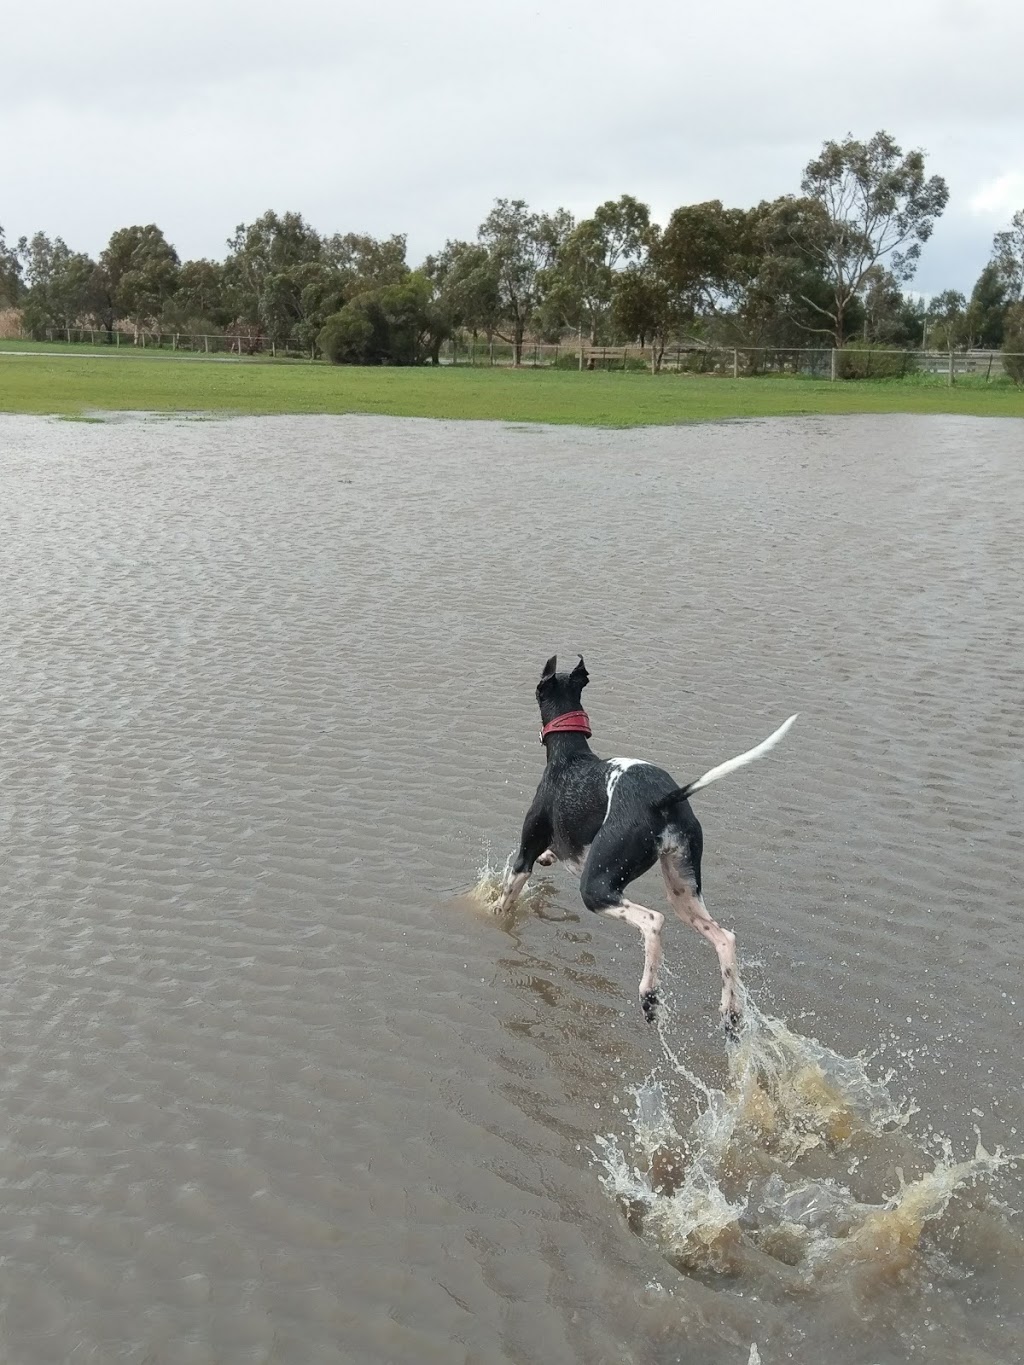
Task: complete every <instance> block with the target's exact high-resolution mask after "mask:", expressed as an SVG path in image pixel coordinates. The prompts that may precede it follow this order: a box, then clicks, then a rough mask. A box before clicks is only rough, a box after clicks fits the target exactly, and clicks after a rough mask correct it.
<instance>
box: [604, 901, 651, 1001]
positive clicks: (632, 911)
mask: <svg viewBox="0 0 1024 1365" xmlns="http://www.w3.org/2000/svg"><path fill="white" fill-rule="evenodd" d="M599 913H600V914H602V915H609V916H610V917H611V918H612V919H624V920H625V921H626V923H627V924H632V925H635V926H636V928H637V929H639V930H640V932H641V934H642V935H643V939H644V972H643V976H641V978H640V1008H641V1009H642V1010H643V1012H644V1018H645V1019H646V1020H647V1022H648V1023H649V1024H650V1023H653V1022H654V1020H655V1018H656V1017H657V1010H658V977H659V974H660V972H661V928H662V925H663V924H664V923H665V916H664V915H662V914H660V913H659V912H658V911H657V910H648V909H647V907H646V905H637V904H636V902H635V901H623V902H622V904H621V905H606V906H605V907H604V909H603V910H601V911H600V912H599Z"/></svg>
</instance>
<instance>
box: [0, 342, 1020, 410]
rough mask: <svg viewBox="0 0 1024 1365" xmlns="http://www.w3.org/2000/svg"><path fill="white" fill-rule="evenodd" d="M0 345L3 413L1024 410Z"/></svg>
mask: <svg viewBox="0 0 1024 1365" xmlns="http://www.w3.org/2000/svg"><path fill="white" fill-rule="evenodd" d="M21 346H23V343H5V344H4V345H2V346H0V412H9V413H48V414H59V415H63V416H69V417H81V416H86V415H89V414H102V413H103V412H106V411H117V412H128V411H142V412H166V413H170V412H190V413H211V414H220V415H223V416H227V415H248V414H259V415H262V414H270V413H380V414H387V415H390V416H396V417H440V418H465V419H490V420H495V421H504V422H555V423H577V424H579V425H585V426H608V427H628V426H647V425H671V424H674V423H678V422H699V421H718V420H722V419H726V418H735V417H783V416H799V415H804V414H818V413H861V412H917V413H964V414H971V415H975V416H985V417H1024V389H1021V388H1015V387H1012V386H1010V385H1008V384H1006V383H1001V384H991V385H987V386H986V385H982V384H978V383H963V384H957V385H956V386H955V387H953V388H949V387H948V386H947V385H946V384H945V383H944V382H942V381H941V380H940V379H938V378H936V379H926V378H924V377H922V376H916V377H914V378H911V379H908V380H889V381H877V382H876V381H863V380H862V381H850V382H839V383H835V384H833V383H829V382H828V381H827V380H815V379H802V378H794V377H769V378H761V379H738V380H734V379H716V378H708V377H700V376H692V375H674V374H667V375H659V376H657V377H653V376H651V375H648V374H635V373H614V372H611V373H609V372H603V373H602V372H599V371H595V372H593V373H583V374H579V373H576V372H575V371H572V370H530V369H524V370H519V371H516V370H510V369H498V368H496V369H469V368H465V369H463V368H458V369H452V368H449V367H442V368H440V369H436V370H435V369H429V368H425V369H359V368H354V367H353V368H349V367H335V366H331V365H326V364H310V363H308V362H302V361H292V362H288V361H276V362H275V361H258V360H241V361H239V360H237V359H236V360H230V359H219V360H218V359H212V358H211V359H206V358H196V359H190V358H183V357H175V356H173V355H171V354H168V353H167V352H164V353H163V354H160V353H157V354H153V355H150V356H146V355H143V354H139V353H136V354H134V355H131V354H129V355H125V354H124V352H123V351H122V353H121V354H117V353H114V354H111V352H110V350H109V349H107V350H106V352H105V354H99V355H97V354H88V353H87V354H78V353H76V354H75V355H73V356H64V355H59V354H55V353H54V350H53V348H47V350H45V351H44V350H40V351H39V352H38V353H36V354H31V355H15V354H13V353H12V352H13V350H14V349H16V348H19V347H21Z"/></svg>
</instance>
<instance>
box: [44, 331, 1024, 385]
mask: <svg viewBox="0 0 1024 1365" xmlns="http://www.w3.org/2000/svg"><path fill="white" fill-rule="evenodd" d="M25 339H27V338H25ZM35 339H36V340H46V341H48V342H63V343H65V344H66V345H69V346H78V345H86V346H93V347H97V348H103V349H106V348H107V347H113V348H114V349H117V350H124V349H126V350H140V351H164V352H167V351H169V352H178V353H190V354H193V355H197V354H198V355H223V356H229V355H236V356H238V357H239V358H241V357H245V356H250V357H267V356H271V357H289V356H290V357H299V358H304V359H307V360H313V359H316V358H317V355H318V352H317V351H316V350H315V348H313V349H311V348H310V347H309V346H308V345H307V344H306V343H304V342H300V341H299V340H298V339H297V338H295V337H290V338H286V339H284V340H281V339H272V338H270V337H267V336H265V335H263V334H262V333H261V332H259V331H258V330H257V329H256V328H253V329H252V330H250V331H236V332H217V333H213V332H209V333H206V332H199V333H196V332H177V331H173V330H166V331H164V330H156V329H149V328H139V329H138V330H137V331H123V330H121V329H119V328H113V329H111V330H109V331H108V330H106V329H104V328H102V327H48V328H46V329H45V330H44V334H43V336H41V337H40V336H37V337H36V338H35ZM438 359H439V361H440V363H441V364H442V365H458V366H461V365H469V366H502V367H512V366H515V364H516V349H515V347H514V346H513V345H512V343H511V342H508V341H503V340H500V339H497V338H494V339H491V340H487V339H485V338H479V339H477V338H473V337H460V336H456V337H452V338H450V339H449V340H448V341H446V342H445V343H444V344H443V345H442V347H441V349H440V353H439V356H438ZM518 361H519V366H520V367H521V368H526V369H579V370H636V371H640V370H648V371H653V372H657V373H670V374H701V375H718V376H721V377H723V378H733V379H743V378H749V377H753V376H757V375H803V376H805V377H807V378H814V379H832V380H838V379H901V378H904V377H906V376H907V375H911V374H930V375H936V376H944V377H945V378H946V380H947V381H948V383H950V384H955V383H956V381H957V379H958V378H962V377H972V378H974V379H976V380H982V381H985V380H998V379H1001V378H1002V377H1003V376H1004V375H1009V376H1010V377H1012V378H1013V379H1015V380H1016V381H1017V382H1018V383H1019V382H1021V381H1022V379H1024V354H1018V353H1007V352H1005V351H912V350H899V349H896V348H891V349H890V348H885V347H880V346H859V345H858V346H848V347H844V348H842V349H837V348H834V347H824V346H819V347H810V346H712V345H697V344H694V343H683V342H679V343H677V344H675V345H672V346H665V347H660V346H659V347H651V346H649V345H648V346H639V345H623V346H593V345H590V344H589V343H587V342H581V341H580V340H579V338H572V339H571V340H569V341H563V342H553V343H552V342H540V341H537V342H534V341H528V342H524V343H523V345H522V346H521V347H520V348H519V357H518Z"/></svg>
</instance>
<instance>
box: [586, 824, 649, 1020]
mask: <svg viewBox="0 0 1024 1365" xmlns="http://www.w3.org/2000/svg"><path fill="white" fill-rule="evenodd" d="M656 856H657V850H656V848H655V846H654V842H653V839H648V838H644V837H636V838H634V839H632V840H629V839H627V840H623V838H622V836H621V835H620V834H618V833H617V832H613V831H609V829H608V827H607V825H606V826H605V827H604V828H603V829H602V830H601V831H600V833H599V834H598V835H597V837H596V839H595V840H594V842H593V845H592V846H591V849H590V854H589V856H588V858H587V861H586V863H585V864H584V867H583V875H582V877H581V879H580V895H581V896H582V897H583V904H584V905H585V906H586V907H587V909H588V910H593V911H595V912H596V913H597V914H601V915H610V916H611V917H612V918H613V919H624V920H625V921H626V922H627V924H632V925H634V926H635V927H636V928H637V929H639V930H640V933H641V934H642V935H643V940H644V971H643V976H641V978H640V1008H641V1009H642V1010H643V1012H644V1018H645V1019H646V1020H647V1022H648V1023H653V1021H654V1019H655V1017H656V1015H657V1009H658V974H659V972H660V969H661V929H662V925H663V924H664V923H665V916H664V915H662V914H660V913H659V912H658V911H657V910H648V909H647V907H646V905H637V903H636V902H635V901H631V900H627V899H626V897H625V896H624V895H623V891H624V890H625V888H626V887H627V886H628V885H629V883H630V882H631V881H634V880H635V879H636V878H637V877H639V876H641V875H642V874H643V873H644V872H646V871H647V869H648V868H649V867H650V866H651V864H652V863H653V862H654V859H655V857H656Z"/></svg>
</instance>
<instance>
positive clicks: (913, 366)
mask: <svg viewBox="0 0 1024 1365" xmlns="http://www.w3.org/2000/svg"><path fill="white" fill-rule="evenodd" d="M1005 359H1009V360H1011V362H1012V361H1013V360H1014V359H1017V360H1019V361H1020V362H1021V365H1020V366H1018V367H1017V368H1018V369H1019V368H1024V355H1016V354H1015V353H1011V354H1010V355H1007V353H1006V352H1002V351H953V352H950V351H911V350H899V349H896V348H892V349H887V348H883V347H878V346H863V347H861V346H851V347H848V348H844V349H841V350H840V349H837V348H834V347H824V346H821V347H807V346H694V345H684V344H683V343H679V344H677V345H674V346H666V347H665V348H664V349H660V348H652V347H650V346H638V345H633V346H629V345H626V346H592V345H590V344H588V343H585V342H584V343H582V344H581V343H580V342H579V341H578V340H573V341H570V342H561V343H544V342H525V343H524V344H523V346H522V348H521V352H520V362H519V363H520V365H521V366H524V367H526V368H528V369H580V370H652V369H653V370H655V371H658V372H662V373H664V372H668V373H675V374H705V375H720V376H722V377H731V378H734V379H743V378H749V377H751V376H756V375H769V374H778V375H783V374H790V375H804V376H806V377H808V378H814V379H901V378H904V377H905V376H906V375H909V374H933V375H942V376H945V377H946V378H948V379H949V381H950V382H951V383H952V382H955V380H956V379H957V377H959V376H967V375H971V376H976V377H978V378H981V379H998V378H1001V377H1002V375H1004V374H1005V373H1006V372H1007V370H1006V367H1005V366H1004V363H1003V362H1004V360H1005ZM441 362H442V364H446V365H485V366H486V365H495V366H498V365H501V366H509V365H514V364H515V353H514V348H513V346H512V344H511V343H510V342H503V341H486V340H481V341H473V340H466V341H460V340H457V339H453V340H451V341H449V342H447V343H446V344H445V346H444V347H443V348H442V351H441Z"/></svg>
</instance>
